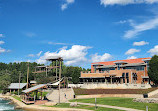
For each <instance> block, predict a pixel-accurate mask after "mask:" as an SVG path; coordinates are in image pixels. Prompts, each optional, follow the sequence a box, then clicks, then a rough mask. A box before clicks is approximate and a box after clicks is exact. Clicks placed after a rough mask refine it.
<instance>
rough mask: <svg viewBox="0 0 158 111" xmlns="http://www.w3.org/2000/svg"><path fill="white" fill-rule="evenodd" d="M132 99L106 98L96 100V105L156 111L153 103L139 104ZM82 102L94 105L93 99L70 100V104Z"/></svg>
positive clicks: (157, 110) (156, 107)
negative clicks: (147, 108)
mask: <svg viewBox="0 0 158 111" xmlns="http://www.w3.org/2000/svg"><path fill="white" fill-rule="evenodd" d="M132 100H133V99H132V98H118V97H116V98H115V97H107V98H97V104H104V105H112V106H120V107H127V108H134V109H140V110H145V109H146V106H148V107H149V111H158V104H155V103H139V102H133V101H132ZM75 101H77V102H83V103H94V102H95V99H94V98H91V99H77V100H71V102H75Z"/></svg>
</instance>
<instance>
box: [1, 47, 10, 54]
mask: <svg viewBox="0 0 158 111" xmlns="http://www.w3.org/2000/svg"><path fill="white" fill-rule="evenodd" d="M10 51H11V50H6V49H4V48H2V47H0V54H1V53H5V52H10Z"/></svg>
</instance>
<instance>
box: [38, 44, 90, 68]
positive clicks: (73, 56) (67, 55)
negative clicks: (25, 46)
mask: <svg viewBox="0 0 158 111" xmlns="http://www.w3.org/2000/svg"><path fill="white" fill-rule="evenodd" d="M90 48H91V47H89V46H81V45H73V46H72V47H71V48H70V49H67V47H63V48H61V49H60V50H59V51H56V52H50V51H48V52H46V53H44V55H43V56H41V57H40V58H39V59H37V60H36V62H37V63H44V64H45V63H46V60H45V59H46V58H48V57H49V56H61V57H63V59H64V62H65V64H66V65H75V64H79V63H81V62H86V61H87V58H86V57H85V56H86V55H87V53H88V52H87V50H88V49H90Z"/></svg>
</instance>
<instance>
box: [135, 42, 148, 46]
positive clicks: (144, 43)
mask: <svg viewBox="0 0 158 111" xmlns="http://www.w3.org/2000/svg"><path fill="white" fill-rule="evenodd" d="M147 44H149V42H145V41H140V42H134V43H133V45H134V46H143V45H147Z"/></svg>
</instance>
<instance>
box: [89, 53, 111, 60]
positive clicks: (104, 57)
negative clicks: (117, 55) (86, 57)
mask: <svg viewBox="0 0 158 111" xmlns="http://www.w3.org/2000/svg"><path fill="white" fill-rule="evenodd" d="M111 58H112V56H111V55H110V54H109V53H104V54H103V55H98V53H96V54H94V55H92V56H91V60H92V62H104V61H107V60H109V59H111Z"/></svg>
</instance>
